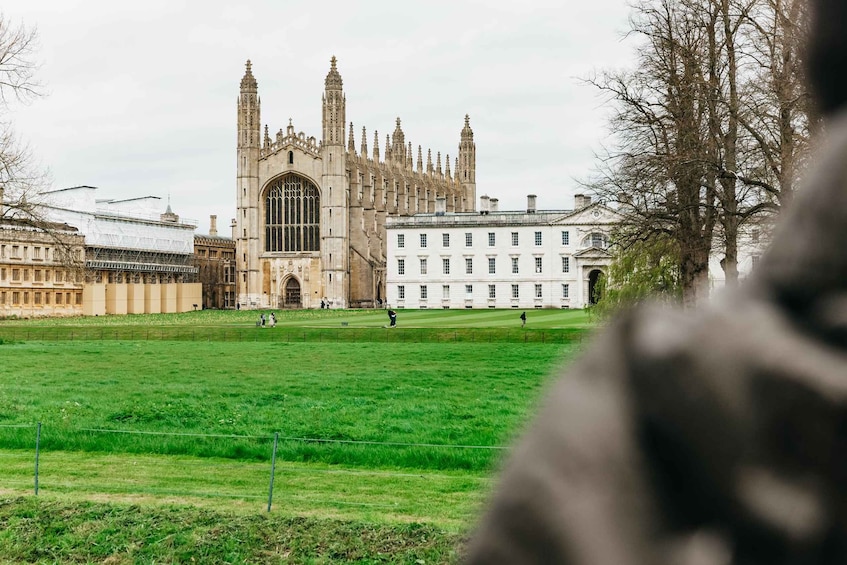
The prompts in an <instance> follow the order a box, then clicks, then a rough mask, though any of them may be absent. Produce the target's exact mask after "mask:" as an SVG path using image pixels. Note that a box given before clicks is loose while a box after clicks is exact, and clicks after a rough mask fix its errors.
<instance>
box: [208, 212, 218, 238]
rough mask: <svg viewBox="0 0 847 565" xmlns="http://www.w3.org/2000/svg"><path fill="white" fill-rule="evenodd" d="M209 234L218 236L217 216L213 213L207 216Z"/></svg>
mask: <svg viewBox="0 0 847 565" xmlns="http://www.w3.org/2000/svg"><path fill="white" fill-rule="evenodd" d="M209 235H211V236H212V237H217V236H218V217H217V216H216V215H214V214H211V215H210V216H209Z"/></svg>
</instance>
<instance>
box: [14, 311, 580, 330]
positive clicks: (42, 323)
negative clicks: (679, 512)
mask: <svg viewBox="0 0 847 565" xmlns="http://www.w3.org/2000/svg"><path fill="white" fill-rule="evenodd" d="M523 311H524V310H521V309H508V310H503V309H485V310H482V309H466V310H456V309H449V310H444V309H429V310H397V313H398V326H399V328H398V329H402V328H497V329H509V328H520V326H521V323H520V322H521V321H520V318H519V316H520V314H521V312H523ZM525 311H526V313H527V327H526V329H565V328H567V329H585V328H590V327H593V325H594V322H593V320H592V317H591V313H590V311H588V310H567V309H565V310H554V309H538V310H535V309H531V310H525ZM270 312H274V313H275V315H276V318H277V326H278V327H280V328H283V327H289V328H304V327H327V328H336V327H342V326H341V323H342V322H343V323H345V324H346V325H345V326H343V327H348V328H356V327H360V328H379V329H382V326H385V325H387V324H388V315H387V310H376V309H366V310H273V309H266V310H200V311H196V312H183V313H180V314H129V315H121V316H94V317H73V318H31V319H23V318H16V319H6V320H2V321H0V330H4V329H7V328H17V329H20V328H42V327H53V328H56V327H77V328H97V329H98V330H99V329H101V328H103V329H105V328H110V327H125V326H136V327H141V328H154V327H155V328H161V327H174V326H176V327H187V328H192V327H196V328H211V327H226V328H230V329H234V328H239V327H240V328H251V327H252V328H255V327H256V321H257V320H258V318H259V315H260V314H265V315H267V314H269V313H270ZM266 329H270V328H266ZM17 335H21V334H20V333H18V334H17ZM103 335H104V336H106V335H107V332H105V331H104V333H103Z"/></svg>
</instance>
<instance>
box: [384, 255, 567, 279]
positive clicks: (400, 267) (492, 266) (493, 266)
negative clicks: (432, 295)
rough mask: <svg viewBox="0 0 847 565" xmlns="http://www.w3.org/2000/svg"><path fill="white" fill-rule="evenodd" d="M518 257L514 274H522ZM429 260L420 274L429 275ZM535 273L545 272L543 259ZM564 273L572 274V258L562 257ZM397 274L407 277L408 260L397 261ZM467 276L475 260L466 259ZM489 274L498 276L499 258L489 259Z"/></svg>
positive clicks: (446, 264) (446, 262) (444, 266)
mask: <svg viewBox="0 0 847 565" xmlns="http://www.w3.org/2000/svg"><path fill="white" fill-rule="evenodd" d="M518 259H519V258H518V257H512V258H511V260H512V274H515V275H517V274H520V264H519V262H518ZM427 263H428V262H427V259H425V258H423V259H421V260H420V274H422V275H426V274H428V270H429V266H428V264H427ZM535 272H536V273H542V272H544V265H543V261H542V257H535ZM562 272H563V273H569V272H571V258H570V257H562ZM397 274H398V275H405V274H406V260H405V259H397ZM441 274H443V275H449V274H450V259H449V258H443V259H441ZM465 274H466V275H472V274H473V258H472V257H465ZM488 274H489V275H495V274H497V258H496V257H488Z"/></svg>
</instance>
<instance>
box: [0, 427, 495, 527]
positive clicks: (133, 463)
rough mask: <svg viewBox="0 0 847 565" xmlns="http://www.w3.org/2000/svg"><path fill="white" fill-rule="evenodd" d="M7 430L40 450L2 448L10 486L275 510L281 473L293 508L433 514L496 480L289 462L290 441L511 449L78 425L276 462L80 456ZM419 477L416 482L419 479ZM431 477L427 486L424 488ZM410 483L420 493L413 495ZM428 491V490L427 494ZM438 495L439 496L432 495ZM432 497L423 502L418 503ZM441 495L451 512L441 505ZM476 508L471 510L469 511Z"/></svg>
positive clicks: (35, 431) (1, 484) (37, 435)
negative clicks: (254, 450)
mask: <svg viewBox="0 0 847 565" xmlns="http://www.w3.org/2000/svg"><path fill="white" fill-rule="evenodd" d="M0 428H5V429H8V430H19V431H21V432H27V433H28V434H32V435H31V436H30V437H31V438H32V442H33V443H32V449H12V450H8V449H7V450H4V451H0V461H2V464H0V489H6V490H12V491H23V492H26V491H31V492H33V494H34V495H36V496H38V495H39V493H40V492H43V491H46V492H50V493H55V494H60V493H76V494H80V493H85V494H87V495H121V496H133V495H135V496H148V497H154V498H165V499H173V498H174V497H178V498H192V499H197V498H217V499H239V500H242V501H248V503H251V502H250V501H252V503H251V504H255V503H256V502H257V501H259V500H261V501H263V506H262V510H263V511H267V512H271V510H272V508H273V506H274V503H275V496H276V497H277V500H278V499H279V490H280V488H279V487H280V479H281V478H282V479H284V480H283V482H282V490H283V492H285V495H284V497H283V500H284V501H285V502H286V503H287V506H290V507H292V508H300V509H301V510H305V511H315V510H320V509H328V508H329V509H339V508H344V507H357V508H361V509H372V510H379V509H383V510H385V511H389V512H391V513H394V514H405V515H411V516H416V517H418V518H422V517H425V516H423V515H422V514H426V513H427V512H435V513H436V514H439V513H441V512H446V513H448V514H449V513H451V512H458V513H459V514H461V512H462V510H461V508H459V509H458V510H457V509H455V508H453V509H452V510H451V509H450V508H451V507H452V506H455V505H456V500H457V497H458V499H459V500H465V501H466V502H468V501H473V500H476V499H478V498H479V495H481V494H482V493H483V492H484V491H485V489H486V488H487V486H488V485H489V484H490V478H489V477H488V475H487V474H485V473H476V474H474V473H469V472H453V471H433V470H418V469H414V470H408V469H372V468H345V467H342V466H338V465H330V464H324V463H307V462H298V461H284V460H282V459H281V458H280V457H279V453H280V450H279V445H280V442H301V443H304V444H306V443H314V444H339V445H355V446H359V447H363V448H369V447H382V448H413V449H424V448H425V449H439V450H442V449H443V450H484V451H489V452H503V451H504V450H505V449H506V448H505V447H502V446H490V445H457V444H438V443H406V442H379V441H357V440H345V439H326V438H304V437H295V436H283V435H280V434H279V433H278V432H277V433H274V434H273V435H236V434H204V433H185V432H159V431H145V430H120V429H102V428H78V429H75V430H74V431H76V432H84V433H87V434H94V435H122V436H162V437H178V438H196V439H202V440H234V439H235V440H244V441H250V442H258V443H264V444H266V445H267V449H268V455H269V457H268V459H267V460H264V461H255V460H221V459H220V458H200V457H193V456H187V455H176V456H173V455H161V454H145V453H129V452H123V451H121V452H87V451H86V452H79V451H73V452H69V451H61V450H55V449H45V448H44V441H43V433H42V431H43V427H42V423H41V422H38V423H36V424H6V425H0ZM412 483H416V484H412ZM421 483H427V484H426V485H425V486H423V487H422V486H421ZM404 489H406V490H408V491H410V492H412V493H417V494H415V495H413V496H411V497H409V496H404V494H403V492H404ZM421 493H424V494H421ZM426 493H429V494H426ZM416 497H420V498H424V499H426V500H422V501H419V502H416V501H413V500H410V499H414V498H416ZM432 497H441V498H442V500H443V503H442V505H443V506H444V510H443V511H439V510H437V509H436V510H431V508H433V507H436V508H437V507H438V506H439V502H438V501H437V500H433V498H432ZM264 501H266V502H267V504H266V506H265V505H264ZM466 510H469V509H466Z"/></svg>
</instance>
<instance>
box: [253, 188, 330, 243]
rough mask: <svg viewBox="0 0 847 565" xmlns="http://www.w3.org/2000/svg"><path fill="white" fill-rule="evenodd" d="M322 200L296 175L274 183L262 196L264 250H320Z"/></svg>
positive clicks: (316, 191)
mask: <svg viewBox="0 0 847 565" xmlns="http://www.w3.org/2000/svg"><path fill="white" fill-rule="evenodd" d="M320 249H321V197H320V194H318V189H317V187H316V186H315V185H314V184H312V183H311V182H309V181H308V180H306V179H304V178H303V177H300V176H297V175H295V174H288V175H285V176H283V177H280V178H278V179H277V180H275V181H274V182H273V183H272V184H271V186H270V188H268V192H267V196H266V197H265V251H320Z"/></svg>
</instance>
